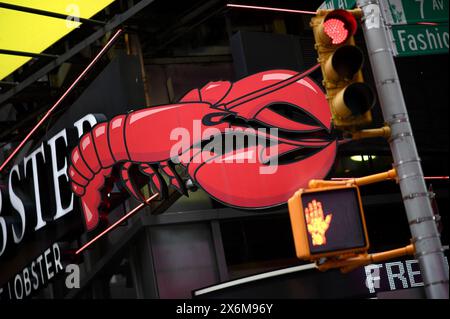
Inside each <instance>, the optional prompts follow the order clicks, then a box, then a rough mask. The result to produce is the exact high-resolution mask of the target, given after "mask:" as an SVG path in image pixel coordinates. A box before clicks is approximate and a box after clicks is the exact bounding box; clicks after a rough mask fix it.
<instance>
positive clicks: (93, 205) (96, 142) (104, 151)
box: [69, 115, 129, 230]
mask: <svg viewBox="0 0 450 319" xmlns="http://www.w3.org/2000/svg"><path fill="white" fill-rule="evenodd" d="M125 118H126V115H119V116H116V117H115V118H113V119H112V120H111V121H110V122H106V123H99V124H97V125H96V126H94V128H93V129H92V131H90V132H87V133H86V134H84V135H83V137H82V138H81V140H80V143H79V145H78V146H76V147H75V148H74V149H73V151H72V154H71V159H72V163H71V165H70V167H69V176H70V179H71V181H72V190H73V192H74V193H75V194H77V195H78V196H80V197H81V207H82V210H83V214H84V219H85V221H86V228H87V229H88V230H91V229H94V228H95V227H96V226H97V224H98V221H99V212H98V207H99V206H100V203H101V200H102V198H101V193H100V190H101V188H102V187H103V185H104V184H105V180H106V178H108V177H109V176H110V175H111V171H112V166H113V165H114V164H116V163H117V162H119V161H124V160H128V159H129V158H128V155H127V151H126V146H125V141H124V123H125Z"/></svg>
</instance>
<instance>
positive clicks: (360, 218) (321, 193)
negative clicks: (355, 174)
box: [288, 186, 369, 260]
mask: <svg viewBox="0 0 450 319" xmlns="http://www.w3.org/2000/svg"><path fill="white" fill-rule="evenodd" d="M288 206H289V214H290V218H291V226H292V231H293V235H294V242H295V249H296V253H297V257H298V258H300V259H306V260H317V259H319V258H322V257H328V256H338V255H345V254H349V253H350V254H351V253H355V254H357V253H365V252H367V250H368V249H369V239H368V236H367V229H366V223H365V220H364V212H363V208H362V204H361V196H360V193H359V189H358V187H357V186H339V187H327V188H321V189H301V190H299V191H297V192H296V193H295V194H294V196H292V197H291V198H290V199H289V201H288Z"/></svg>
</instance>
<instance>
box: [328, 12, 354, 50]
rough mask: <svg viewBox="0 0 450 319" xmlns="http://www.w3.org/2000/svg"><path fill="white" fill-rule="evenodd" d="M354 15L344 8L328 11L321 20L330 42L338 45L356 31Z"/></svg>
mask: <svg viewBox="0 0 450 319" xmlns="http://www.w3.org/2000/svg"><path fill="white" fill-rule="evenodd" d="M356 28H357V22H356V19H355V17H354V16H353V15H352V14H350V13H349V12H347V11H345V10H334V11H332V12H330V13H329V14H328V15H327V17H326V18H325V20H324V21H323V32H324V33H325V34H326V35H327V36H328V37H329V38H330V40H331V44H333V45H340V44H343V43H345V42H346V41H347V40H348V38H349V37H351V36H353V35H354V34H355V32H356Z"/></svg>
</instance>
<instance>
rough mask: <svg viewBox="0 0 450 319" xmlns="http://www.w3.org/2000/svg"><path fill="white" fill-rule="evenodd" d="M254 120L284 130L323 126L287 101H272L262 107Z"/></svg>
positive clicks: (319, 128)
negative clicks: (272, 102)
mask: <svg viewBox="0 0 450 319" xmlns="http://www.w3.org/2000/svg"><path fill="white" fill-rule="evenodd" d="M255 117H256V120H257V121H260V122H262V123H264V124H265V125H268V126H272V127H277V128H278V129H280V130H285V131H317V130H321V129H323V128H324V127H325V126H324V125H323V123H321V122H320V121H319V120H318V119H316V118H315V117H314V116H313V115H311V114H310V113H308V112H307V111H305V110H304V109H303V108H301V107H298V106H296V105H292V104H288V103H274V104H270V105H268V106H266V107H265V108H263V109H262V110H261V111H260V112H259V113H258V114H257V115H256V116H255Z"/></svg>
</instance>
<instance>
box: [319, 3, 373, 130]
mask: <svg viewBox="0 0 450 319" xmlns="http://www.w3.org/2000/svg"><path fill="white" fill-rule="evenodd" d="M361 16H362V12H361V10H360V9H355V10H340V9H339V10H319V11H317V14H316V16H314V17H313V18H312V19H311V27H312V29H313V32H314V39H315V49H316V50H317V54H318V61H319V63H320V65H321V68H322V75H323V85H324V87H325V89H326V93H327V100H328V104H329V105H330V109H331V114H332V117H333V123H334V126H335V127H336V128H339V129H342V130H346V131H355V130H357V129H358V128H360V127H362V126H365V125H367V124H369V123H370V122H371V121H372V115H371V113H370V109H371V108H372V107H373V106H374V104H375V94H374V92H373V90H372V89H371V88H370V86H369V85H367V84H366V83H364V79H363V76H362V72H361V68H362V66H363V61H364V56H363V53H362V51H361V49H359V48H358V47H357V46H355V41H354V38H353V36H354V34H355V32H356V29H357V25H358V23H357V20H359V19H360V18H361Z"/></svg>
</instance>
